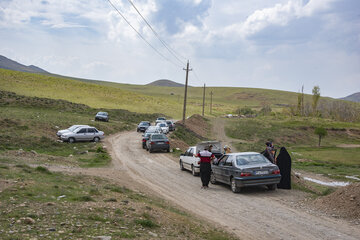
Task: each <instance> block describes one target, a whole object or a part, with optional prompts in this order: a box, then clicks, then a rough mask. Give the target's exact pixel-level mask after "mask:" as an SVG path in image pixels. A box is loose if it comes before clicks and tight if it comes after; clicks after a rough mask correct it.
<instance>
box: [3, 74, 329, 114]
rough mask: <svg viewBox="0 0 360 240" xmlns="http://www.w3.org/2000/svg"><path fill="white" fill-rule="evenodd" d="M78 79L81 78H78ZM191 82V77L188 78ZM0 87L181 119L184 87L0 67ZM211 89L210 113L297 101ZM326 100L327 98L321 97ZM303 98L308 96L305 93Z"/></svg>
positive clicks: (195, 91)
mask: <svg viewBox="0 0 360 240" xmlns="http://www.w3.org/2000/svg"><path fill="white" fill-rule="evenodd" d="M79 80H80V81H79ZM190 83H191V81H190ZM0 90H5V91H12V92H16V93H17V94H20V95H26V96H33V97H35V96H36V97H43V98H44V97H45V98H52V99H63V100H68V101H71V102H74V103H80V104H86V105H88V106H90V107H93V108H107V109H126V110H129V111H132V112H138V113H163V114H165V115H168V116H171V117H173V118H177V119H180V118H181V116H182V109H183V95H184V89H183V88H181V87H158V86H149V85H131V84H119V83H111V82H103V81H89V80H84V79H82V80H81V79H72V78H64V77H60V76H58V77H55V76H46V75H40V74H32V73H22V72H16V71H11V70H5V69H0ZM202 91H203V89H202V87H190V88H189V89H188V105H187V116H191V115H193V114H196V113H197V114H200V113H201V111H202ZM210 91H212V92H213V93H214V95H213V115H215V116H218V115H224V114H227V113H234V111H235V110H236V109H237V108H239V107H245V106H248V107H251V108H253V109H256V110H259V109H261V108H262V106H263V105H264V103H268V104H271V107H272V109H273V110H274V111H275V112H279V111H281V109H282V108H283V106H286V105H289V104H296V101H297V93H293V92H286V91H278V90H268V89H254V88H233V87H231V88H230V87H209V88H207V93H210ZM206 98H207V99H206V103H207V107H206V112H205V114H206V115H210V114H209V111H210V110H209V95H207V97H206ZM322 99H325V100H329V98H322ZM305 100H306V102H311V96H310V95H305Z"/></svg>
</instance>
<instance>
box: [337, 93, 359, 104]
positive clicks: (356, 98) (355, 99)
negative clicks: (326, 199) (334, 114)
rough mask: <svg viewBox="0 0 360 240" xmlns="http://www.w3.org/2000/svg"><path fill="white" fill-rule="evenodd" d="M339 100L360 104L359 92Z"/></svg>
mask: <svg viewBox="0 0 360 240" xmlns="http://www.w3.org/2000/svg"><path fill="white" fill-rule="evenodd" d="M341 99H342V100H347V101H351V102H360V92H357V93H354V94H351V95H349V96H347V97H344V98H341Z"/></svg>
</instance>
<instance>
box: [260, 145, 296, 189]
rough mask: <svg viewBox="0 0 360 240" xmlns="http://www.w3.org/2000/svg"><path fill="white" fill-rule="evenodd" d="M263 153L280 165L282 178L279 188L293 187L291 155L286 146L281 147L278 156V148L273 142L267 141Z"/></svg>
mask: <svg viewBox="0 0 360 240" xmlns="http://www.w3.org/2000/svg"><path fill="white" fill-rule="evenodd" d="M262 154H263V155H264V156H265V157H266V158H267V159H268V160H269V161H270V162H272V163H274V164H276V165H277V166H278V167H279V170H280V174H281V179H280V183H279V184H278V185H277V187H278V188H282V189H291V157H290V154H289V153H288V151H287V150H286V148H285V147H281V148H280V153H279V155H278V156H276V149H275V147H274V145H273V143H272V142H266V148H265V150H264V151H263V152H262Z"/></svg>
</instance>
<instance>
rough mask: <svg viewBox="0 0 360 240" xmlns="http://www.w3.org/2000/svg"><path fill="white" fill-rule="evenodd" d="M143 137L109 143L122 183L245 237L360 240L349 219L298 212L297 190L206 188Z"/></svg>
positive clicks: (112, 139)
mask: <svg viewBox="0 0 360 240" xmlns="http://www.w3.org/2000/svg"><path fill="white" fill-rule="evenodd" d="M140 139H141V136H140V134H138V133H136V132H127V133H121V134H117V135H114V136H112V137H110V138H108V139H107V141H106V146H107V148H108V149H109V151H110V153H111V155H112V158H113V166H112V170H111V171H113V172H114V173H116V172H117V173H122V174H123V175H122V176H121V177H122V178H123V179H124V178H130V179H129V180H130V181H131V180H132V181H134V182H136V183H139V184H141V185H142V186H144V187H145V188H147V189H149V190H150V191H152V192H155V193H156V194H157V195H159V196H161V197H163V198H165V199H168V200H170V201H172V202H174V203H175V204H177V205H180V206H181V207H183V208H185V209H187V210H189V211H191V212H193V213H194V214H196V215H198V216H201V217H203V218H206V219H208V220H209V221H211V222H213V223H214V224H215V225H218V226H219V227H220V228H222V229H227V230H228V231H231V232H234V233H235V234H237V235H238V236H239V238H241V239H270V238H271V239H309V240H310V239H358V237H359V236H360V229H359V228H358V226H352V225H350V224H349V223H348V222H346V221H344V220H341V219H335V218H328V217H325V216H316V215H315V214H314V213H313V214H310V213H307V211H305V210H303V209H299V208H293V207H292V206H291V204H292V203H294V202H297V201H298V200H297V199H298V197H299V196H298V195H297V194H300V193H299V192H297V191H286V190H277V191H274V192H271V191H267V190H265V189H262V188H256V189H249V190H247V191H245V192H244V193H241V194H234V193H232V192H231V191H230V189H229V188H228V187H226V186H224V185H211V186H210V189H208V190H201V189H200V185H201V184H200V179H199V178H198V177H193V176H192V175H191V174H190V173H189V172H184V171H180V169H179V165H178V162H177V161H176V160H175V159H173V158H172V157H171V156H169V154H166V153H152V154H150V153H149V152H146V151H145V150H143V149H142V148H141V144H140ZM104 175H105V172H104ZM114 175H115V174H114ZM114 175H113V176H114Z"/></svg>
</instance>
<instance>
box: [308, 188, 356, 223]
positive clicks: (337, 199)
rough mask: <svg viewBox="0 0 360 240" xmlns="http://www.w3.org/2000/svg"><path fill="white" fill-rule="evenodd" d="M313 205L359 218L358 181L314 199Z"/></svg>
mask: <svg viewBox="0 0 360 240" xmlns="http://www.w3.org/2000/svg"><path fill="white" fill-rule="evenodd" d="M314 203H315V206H317V207H318V208H320V209H322V210H325V211H326V212H329V213H335V214H336V215H339V216H341V217H344V218H349V219H360V183H353V184H350V185H349V186H346V187H342V188H339V189H337V190H336V191H335V192H333V193H331V194H329V195H327V196H324V197H321V198H319V199H317V200H315V201H314Z"/></svg>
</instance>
